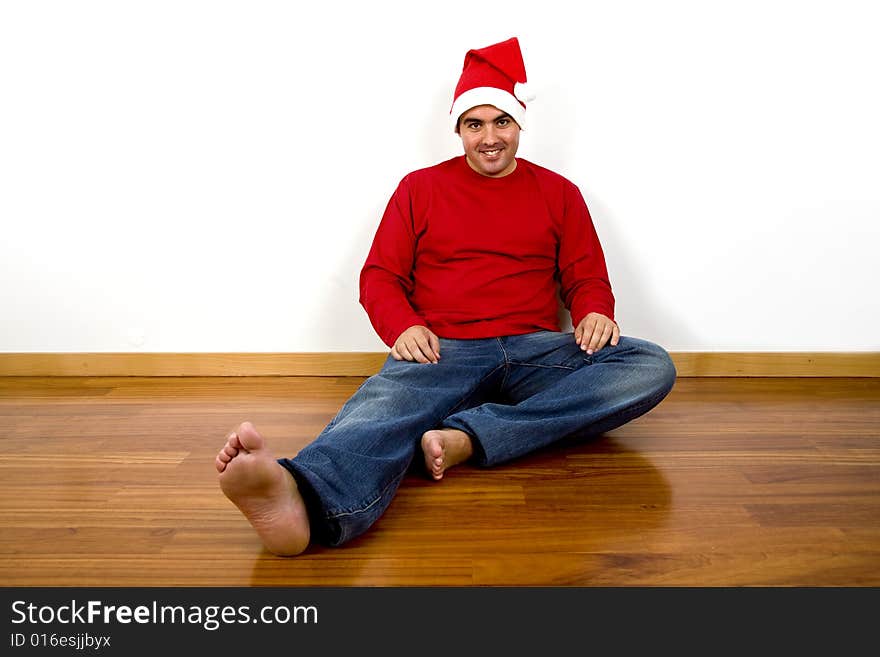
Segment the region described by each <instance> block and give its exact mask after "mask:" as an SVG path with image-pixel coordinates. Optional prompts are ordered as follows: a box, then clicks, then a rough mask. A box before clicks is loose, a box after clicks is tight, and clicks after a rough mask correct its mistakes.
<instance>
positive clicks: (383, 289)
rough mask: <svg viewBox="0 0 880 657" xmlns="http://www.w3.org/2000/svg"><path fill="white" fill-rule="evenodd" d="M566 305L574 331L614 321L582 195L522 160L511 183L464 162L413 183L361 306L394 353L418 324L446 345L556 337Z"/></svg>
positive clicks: (363, 278) (379, 240)
mask: <svg viewBox="0 0 880 657" xmlns="http://www.w3.org/2000/svg"><path fill="white" fill-rule="evenodd" d="M557 284H558V287H557ZM558 295H561V298H562V301H563V303H564V304H565V307H566V309H568V310H569V312H570V313H571V316H572V322H574V325H575V326H576V325H577V324H578V323H579V322H580V320H581V319H583V317H585V316H586V315H587V314H588V313H590V312H594V311H595V312H599V313H602V314H603V315H606V316H607V317H609V318H611V319H612V320H613V319H614V295H613V294H612V292H611V284H610V283H609V280H608V272H607V269H606V266H605V256H604V254H603V252H602V247H601V245H600V244H599V238H598V236H597V235H596V230H595V228H594V226H593V221H592V219H591V218H590V213H589V210H588V209H587V205H586V203H585V202H584V199H583V196H582V195H581V193H580V191H579V190H578V188H577V187H576V186H575V185H574V184H573V183H571V182H570V181H568V180H567V179H565V178H563V177H562V176H560V175H559V174H556V173H554V172H552V171H550V170H549V169H545V168H543V167H540V166H538V165H536V164H532V163H531V162H528V161H527V160H523V159H519V158H518V159H517V167H516V169H514V171H513V173H511V174H509V175H507V176H504V177H503V178H489V177H487V176H483V175H480V174H479V173H477V172H476V171H474V170H473V169H471V167H470V166H469V165H468V163H467V161H466V160H465V156H464V155H461V156H459V157H455V158H453V159H451V160H447V161H446V162H442V163H440V164H437V165H435V166H432V167H428V168H426V169H420V170H418V171H414V172H412V173H410V174H409V175H407V176H406V177H405V178H404V179H403V180H401V182H400V184H399V185H398V187H397V190H396V191H395V192H394V195H393V196H392V197H391V200H390V201H389V202H388V206H387V208H386V209H385V214H384V215H383V216H382V221H381V222H380V224H379V228H378V230H377V231H376V236H375V238H374V239H373V245H372V247H371V249H370V253H369V255H368V256H367V260H366V263H365V264H364V267H363V269H362V270H361V275H360V302H361V304H362V305H363V306H364V308H365V309H366V311H367V315H369V318H370V321H371V322H372V324H373V328H375V329H376V332H377V333H378V334H379V337H380V338H381V339H382V341H383V342H385V344H387V345H388V346H389V347H390V346H393V344H394V342H395V341H396V340H397V338H398V336H399V335H400V334H401V333H402V332H403V331H405V330H406V329H407V328H409V327H410V326H413V325H415V324H421V325H423V326H427V327H428V328H429V329H431V330H432V331H433V332H434V333H436V334H437V335H439V336H440V337H444V338H488V337H499V336H503V335H517V334H521V333H530V332H532V331H538V330H542V329H546V330H550V331H558V330H559V329H560V327H559V320H558V310H559V302H558V299H559V296H558Z"/></svg>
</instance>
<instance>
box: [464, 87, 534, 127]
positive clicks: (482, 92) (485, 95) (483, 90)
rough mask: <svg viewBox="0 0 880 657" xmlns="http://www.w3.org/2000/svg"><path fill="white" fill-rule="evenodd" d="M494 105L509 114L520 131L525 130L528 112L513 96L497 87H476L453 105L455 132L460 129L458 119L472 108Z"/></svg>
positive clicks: (466, 92)
mask: <svg viewBox="0 0 880 657" xmlns="http://www.w3.org/2000/svg"><path fill="white" fill-rule="evenodd" d="M480 105H492V106H493V107H497V108H498V109H500V110H501V111H502V112H507V113H508V114H509V115H510V117H511V118H512V119H513V120H514V121H516V122H517V125H519V129H520V130H525V125H524V121H525V118H526V110H525V108H523V106H522V105H520V104H519V101H518V100H517V99H516V98H514V97H513V96H512V95H511V94H509V93H507V92H506V91H504V90H503V89H498V88H497V87H476V88H474V89H468V90H467V91H465V92H464V93H463V94H461V95H460V96H459V97H458V98H456V99H455V102H454V103H452V109H451V110H450V112H449V118H450V120H451V122H452V129H453V131H454V130H455V129H456V128H457V127H458V119H459V118H461V115H462V114H464V113H465V112H467V111H468V110H469V109H471V108H472V107H478V106H480Z"/></svg>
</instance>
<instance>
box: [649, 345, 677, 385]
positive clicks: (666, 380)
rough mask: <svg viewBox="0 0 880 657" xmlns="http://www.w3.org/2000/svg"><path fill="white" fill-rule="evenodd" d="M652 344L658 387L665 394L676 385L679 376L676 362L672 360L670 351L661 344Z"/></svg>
mask: <svg viewBox="0 0 880 657" xmlns="http://www.w3.org/2000/svg"><path fill="white" fill-rule="evenodd" d="M652 346H653V356H654V367H655V370H656V372H655V381H656V384H657V389H658V390H661V391H662V392H663V395H664V396H665V395H666V394H667V393H669V391H670V390H672V386H674V385H675V379H676V377H677V376H678V372H677V371H676V369H675V363H673V362H672V357H671V356H670V355H669V353H668V352H667V351H666V350H665V349H664V348H663V347H661V346H659V345H656V344H655V345H652Z"/></svg>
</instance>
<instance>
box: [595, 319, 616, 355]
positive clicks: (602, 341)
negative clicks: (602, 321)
mask: <svg viewBox="0 0 880 657" xmlns="http://www.w3.org/2000/svg"><path fill="white" fill-rule="evenodd" d="M612 326H613V325H612V324H606V325H605V327H604V328H603V329H602V335H601V336H600V337H599V342H597V343H596V351H599V350H600V349H602V347H604V346H605V345H606V344H608V339H609V338H610V337H611V333H612V332H613V330H612V328H611V327H612Z"/></svg>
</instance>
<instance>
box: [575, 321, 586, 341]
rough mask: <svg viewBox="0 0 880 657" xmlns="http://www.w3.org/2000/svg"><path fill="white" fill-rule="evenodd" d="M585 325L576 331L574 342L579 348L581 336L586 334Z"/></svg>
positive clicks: (580, 325) (582, 324)
mask: <svg viewBox="0 0 880 657" xmlns="http://www.w3.org/2000/svg"><path fill="white" fill-rule="evenodd" d="M583 326H584V323H583V322H581V323H580V324H578V325H577V328H576V329H575V330H574V341H575V342H577V344H578V346H580V344H581V336H582V335H583V334H584V329H583Z"/></svg>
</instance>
